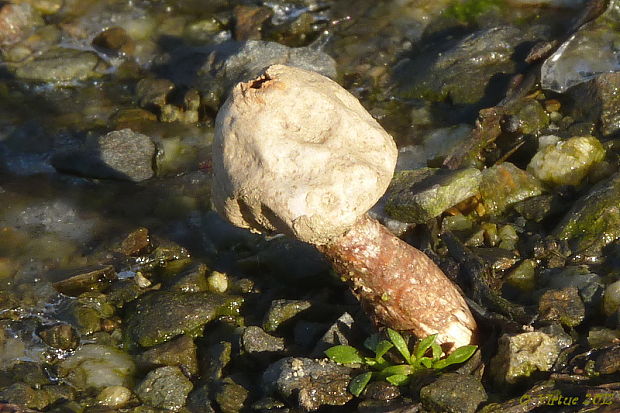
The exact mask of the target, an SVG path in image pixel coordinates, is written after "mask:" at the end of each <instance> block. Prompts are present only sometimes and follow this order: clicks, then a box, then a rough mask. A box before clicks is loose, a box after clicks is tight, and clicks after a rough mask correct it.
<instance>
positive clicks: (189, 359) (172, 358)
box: [136, 335, 198, 374]
mask: <svg viewBox="0 0 620 413" xmlns="http://www.w3.org/2000/svg"><path fill="white" fill-rule="evenodd" d="M136 363H137V364H138V366H139V367H141V368H145V369H152V368H154V367H161V366H177V367H181V368H183V369H185V371H187V372H188V373H190V374H196V373H198V358H197V351H196V344H194V340H193V339H192V338H191V337H189V336H186V335H182V336H179V337H177V338H175V339H174V340H172V341H169V342H166V343H162V344H159V345H157V346H155V347H151V348H150V349H148V350H146V351H145V352H143V353H140V354H139V355H138V356H136Z"/></svg>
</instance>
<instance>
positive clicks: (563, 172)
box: [527, 136, 605, 185]
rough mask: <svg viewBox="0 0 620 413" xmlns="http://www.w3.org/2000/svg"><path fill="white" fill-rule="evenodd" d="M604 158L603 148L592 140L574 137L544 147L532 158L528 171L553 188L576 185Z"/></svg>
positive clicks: (590, 137)
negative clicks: (554, 186)
mask: <svg viewBox="0 0 620 413" xmlns="http://www.w3.org/2000/svg"><path fill="white" fill-rule="evenodd" d="M603 158H605V149H604V148H603V145H601V143H600V142H599V141H598V139H596V138H595V137H593V136H575V137H572V138H570V139H567V140H565V141H560V142H558V143H556V144H555V145H547V146H544V147H543V148H542V149H540V150H539V151H538V152H537V153H536V155H534V157H533V158H532V160H531V161H530V163H529V165H528V166H527V171H528V172H529V173H531V174H532V175H534V176H535V177H536V178H538V179H540V180H541V181H543V182H546V183H549V184H553V185H579V183H580V182H581V181H582V180H583V178H585V177H586V175H587V174H588V172H590V169H592V167H593V166H594V165H596V164H597V163H599V162H600V161H602V160H603Z"/></svg>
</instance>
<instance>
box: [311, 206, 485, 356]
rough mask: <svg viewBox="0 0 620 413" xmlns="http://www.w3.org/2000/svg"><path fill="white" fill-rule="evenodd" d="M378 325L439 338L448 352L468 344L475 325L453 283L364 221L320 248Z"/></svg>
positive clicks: (416, 252)
mask: <svg viewBox="0 0 620 413" xmlns="http://www.w3.org/2000/svg"><path fill="white" fill-rule="evenodd" d="M318 248H319V250H320V251H321V252H323V253H324V254H325V255H326V256H327V257H328V258H329V260H330V261H331V263H332V264H333V266H334V268H335V269H336V270H337V271H338V273H339V274H341V276H342V277H343V278H344V280H345V281H346V282H347V283H348V284H349V287H350V288H351V291H352V292H353V294H354V295H355V296H356V297H357V299H358V300H359V301H360V302H361V304H362V307H363V308H364V311H366V313H367V314H368V315H369V316H370V317H371V319H372V320H373V321H374V322H375V323H376V324H379V325H385V326H389V327H391V328H393V329H395V330H404V331H408V332H411V333H413V334H415V335H416V336H417V337H426V336H428V335H431V334H438V336H437V341H438V342H439V343H442V344H443V345H444V347H446V348H448V349H454V348H457V347H460V346H464V345H467V344H470V343H472V342H473V341H474V340H475V337H474V331H475V330H476V322H475V321H474V318H473V316H472V314H471V312H470V311H469V308H468V307H467V304H466V303H465V300H464V299H463V297H462V296H461V294H460V293H459V291H458V290H457V289H456V287H455V286H454V284H452V282H451V281H450V280H449V279H448V278H447V277H446V276H445V275H444V273H443V272H442V271H441V269H439V267H437V265H435V263H434V262H433V261H432V260H431V259H430V258H429V257H428V256H426V255H425V254H424V253H423V252H421V251H419V250H417V249H416V248H414V247H412V246H411V245H409V244H407V243H406V242H404V241H402V240H400V239H399V238H397V237H396V236H394V235H393V234H392V233H391V232H390V231H388V230H387V229H386V228H385V227H384V226H383V225H381V224H380V223H379V222H377V221H376V220H374V219H372V218H370V217H368V216H367V215H365V216H363V217H362V218H361V219H360V220H359V221H358V222H357V224H356V225H355V226H354V227H353V228H351V229H350V230H349V231H347V232H346V233H345V234H344V235H342V236H340V237H338V238H336V239H334V240H333V241H332V242H330V243H329V244H327V245H323V246H320V247H318Z"/></svg>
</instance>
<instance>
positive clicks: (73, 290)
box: [53, 265, 116, 297]
mask: <svg viewBox="0 0 620 413" xmlns="http://www.w3.org/2000/svg"><path fill="white" fill-rule="evenodd" d="M72 272H73V274H75V275H71V274H67V275H68V277H67V278H65V279H63V280H61V281H57V282H55V283H54V284H53V285H54V288H55V289H56V291H58V292H60V293H63V294H65V295H69V296H72V297H77V296H78V295H80V294H82V293H85V292H87V291H96V292H100V291H104V290H105V289H106V288H107V287H109V286H110V283H111V282H112V281H114V280H115V279H116V271H114V267H112V266H111V265H103V266H95V267H87V268H81V269H79V270H75V271H72Z"/></svg>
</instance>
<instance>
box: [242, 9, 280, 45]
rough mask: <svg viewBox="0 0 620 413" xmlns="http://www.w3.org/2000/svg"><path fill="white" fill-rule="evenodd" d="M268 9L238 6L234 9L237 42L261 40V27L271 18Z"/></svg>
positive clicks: (270, 12)
mask: <svg viewBox="0 0 620 413" xmlns="http://www.w3.org/2000/svg"><path fill="white" fill-rule="evenodd" d="M272 14H273V13H272V11H271V9H270V8H268V7H259V6H246V5H238V6H235V8H234V9H233V15H234V17H235V40H238V41H245V40H260V38H261V26H262V25H263V23H264V22H265V21H266V20H267V19H268V18H270V17H271V15H272Z"/></svg>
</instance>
